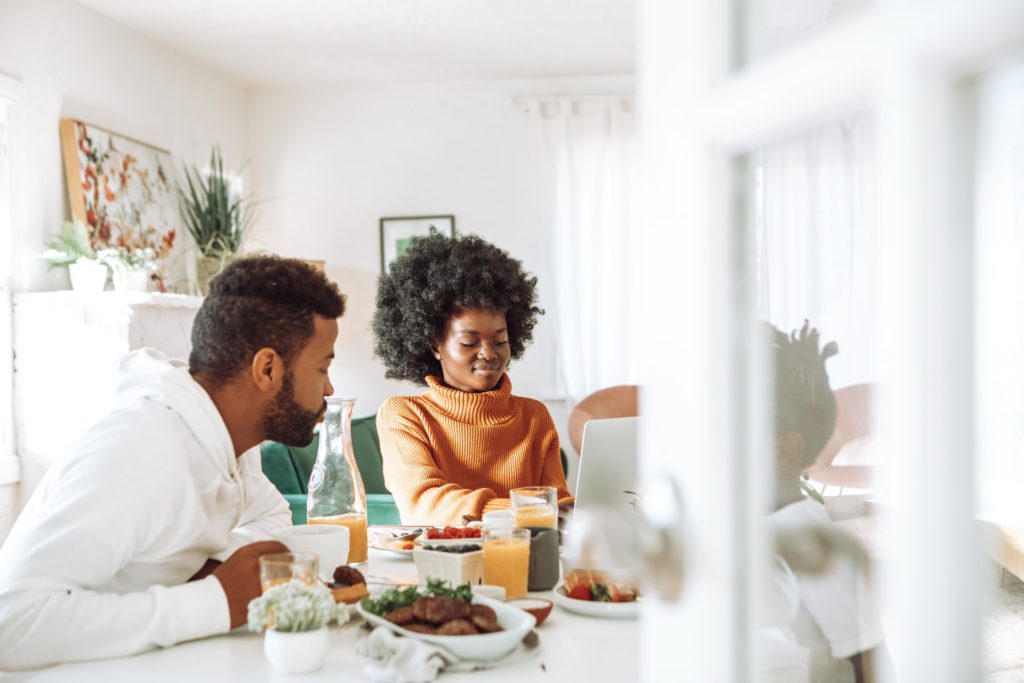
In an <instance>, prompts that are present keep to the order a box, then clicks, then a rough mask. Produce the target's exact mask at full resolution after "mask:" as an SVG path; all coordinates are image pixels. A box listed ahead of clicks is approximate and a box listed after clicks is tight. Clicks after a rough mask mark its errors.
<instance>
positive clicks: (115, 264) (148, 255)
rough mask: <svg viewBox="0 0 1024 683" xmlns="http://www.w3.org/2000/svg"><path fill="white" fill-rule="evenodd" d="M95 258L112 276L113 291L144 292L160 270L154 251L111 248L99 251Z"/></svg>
mask: <svg viewBox="0 0 1024 683" xmlns="http://www.w3.org/2000/svg"><path fill="white" fill-rule="evenodd" d="M97 258H98V259H99V260H100V261H101V262H102V263H104V264H106V266H107V267H108V268H110V272H111V274H112V275H113V280H114V289H116V290H117V291H119V292H120V291H131V292H145V291H147V290H148V289H149V282H150V280H151V279H152V277H153V274H154V273H156V272H157V271H158V270H159V269H160V265H159V264H158V263H157V260H156V251H154V250H153V249H151V248H149V247H146V248H144V249H126V248H125V247H111V248H108V249H101V250H100V251H99V253H98V254H97Z"/></svg>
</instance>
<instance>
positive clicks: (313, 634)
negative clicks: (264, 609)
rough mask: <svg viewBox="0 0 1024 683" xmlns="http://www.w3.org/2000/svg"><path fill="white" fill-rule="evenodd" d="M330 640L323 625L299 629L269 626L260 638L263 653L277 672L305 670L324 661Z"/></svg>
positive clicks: (314, 668)
mask: <svg viewBox="0 0 1024 683" xmlns="http://www.w3.org/2000/svg"><path fill="white" fill-rule="evenodd" d="M329 644H330V638H329V636H328V634H327V628H326V627H325V628H321V629H318V630H316V631H300V632H298V633H286V632H284V631H278V630H277V629H274V628H271V629H267V634H266V636H264V638H263V654H265V655H266V656H267V661H268V662H270V666H271V668H273V669H274V671H276V672H278V673H282V674H304V673H309V672H311V671H316V670H317V669H319V668H320V667H321V666H323V665H324V659H326V658H327V646H328V645H329Z"/></svg>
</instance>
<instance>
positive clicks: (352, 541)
mask: <svg viewBox="0 0 1024 683" xmlns="http://www.w3.org/2000/svg"><path fill="white" fill-rule="evenodd" d="M306 523H307V524H336V525H338V526H343V527H346V528H347V529H348V564H364V563H365V562H366V561H367V559H368V555H369V543H368V539H367V536H366V515H365V514H363V513H359V512H349V513H347V514H344V515H333V516H331V517H309V518H308V519H306Z"/></svg>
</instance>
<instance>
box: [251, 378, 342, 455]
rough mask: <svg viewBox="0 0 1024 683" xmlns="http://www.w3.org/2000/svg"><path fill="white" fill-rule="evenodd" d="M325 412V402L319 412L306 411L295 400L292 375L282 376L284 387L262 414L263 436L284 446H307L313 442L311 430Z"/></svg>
mask: <svg viewBox="0 0 1024 683" xmlns="http://www.w3.org/2000/svg"><path fill="white" fill-rule="evenodd" d="M326 410H327V401H324V404H323V406H322V407H321V408H320V409H319V410H306V409H305V408H303V407H302V406H301V405H299V403H298V401H296V400H295V385H294V384H293V382H292V373H291V372H289V373H287V374H285V376H284V385H282V387H281V390H280V391H279V392H278V393H277V398H275V399H274V402H273V403H272V404H270V406H268V407H267V412H266V413H264V414H263V435H264V438H266V439H269V440H271V441H277V442H279V443H283V444H284V445H286V446H296V447H302V446H308V445H309V443H310V442H311V441H313V428H314V427H315V426H316V423H317V421H319V419H320V416H321V415H322V414H323V413H324V411H326Z"/></svg>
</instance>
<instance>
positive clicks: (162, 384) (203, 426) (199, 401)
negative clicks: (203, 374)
mask: <svg viewBox="0 0 1024 683" xmlns="http://www.w3.org/2000/svg"><path fill="white" fill-rule="evenodd" d="M139 399H149V400H152V401H156V402H157V403H163V404H164V405H166V406H167V407H168V408H170V409H171V410H173V411H175V412H176V413H178V415H179V416H181V419H182V421H183V422H184V423H185V426H186V427H188V429H189V431H191V432H192V434H193V435H194V436H195V437H196V441H198V442H199V443H200V444H201V445H202V447H203V450H204V452H205V453H206V455H207V457H208V458H209V459H210V461H211V464H213V465H214V467H215V468H216V470H217V471H218V472H220V473H222V474H223V475H224V477H225V478H226V479H228V480H234V479H235V478H236V477H237V474H238V462H237V458H236V457H235V449H234V445H233V444H232V443H231V434H229V433H228V428H227V425H225V424H224V419H223V418H222V417H221V415H220V411H218V410H217V406H216V405H214V403H213V399H211V398H210V395H209V394H207V393H206V390H205V389H203V387H202V386H200V384H199V383H198V382H196V381H195V380H194V379H193V378H192V375H190V374H189V371H188V366H187V365H186V364H185V363H184V362H182V361H180V360H175V359H172V358H169V357H168V356H166V355H165V354H163V353H161V352H160V351H157V350H156V349H139V350H137V351H132V352H131V353H128V354H126V355H125V356H123V357H122V358H121V360H120V361H119V362H118V365H117V398H116V399H115V406H121V405H128V404H130V403H132V402H134V401H137V400H139Z"/></svg>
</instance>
